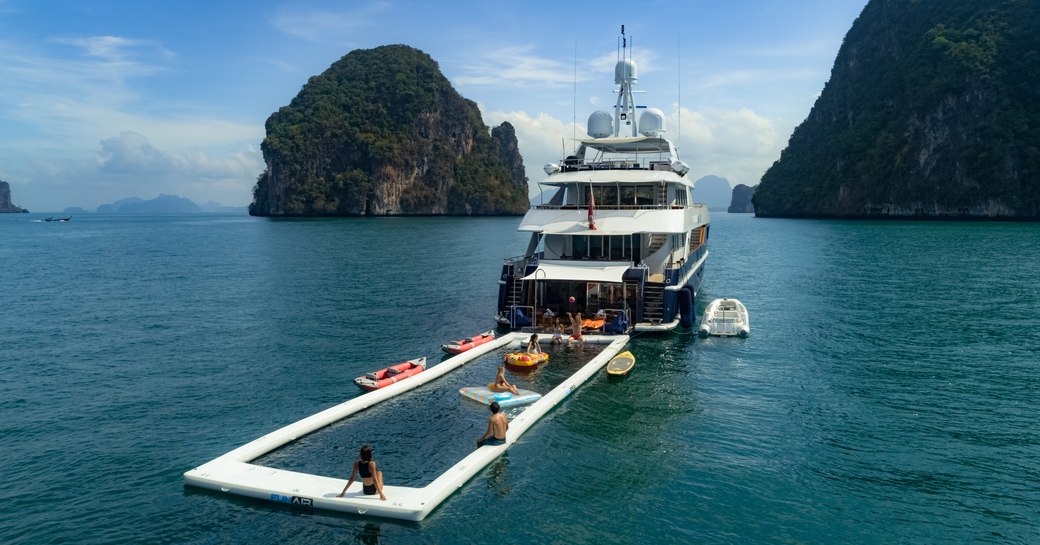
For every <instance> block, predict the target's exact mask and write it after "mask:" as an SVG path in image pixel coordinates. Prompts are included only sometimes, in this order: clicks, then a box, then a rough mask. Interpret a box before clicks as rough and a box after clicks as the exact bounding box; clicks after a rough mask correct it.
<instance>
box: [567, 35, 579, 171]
mask: <svg viewBox="0 0 1040 545" xmlns="http://www.w3.org/2000/svg"><path fill="white" fill-rule="evenodd" d="M577 146H578V42H577V40H575V42H574V90H573V94H572V96H571V155H574V153H575V152H576V151H577ZM564 149H566V148H564Z"/></svg>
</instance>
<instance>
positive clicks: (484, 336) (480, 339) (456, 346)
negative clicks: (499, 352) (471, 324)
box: [441, 331, 495, 354]
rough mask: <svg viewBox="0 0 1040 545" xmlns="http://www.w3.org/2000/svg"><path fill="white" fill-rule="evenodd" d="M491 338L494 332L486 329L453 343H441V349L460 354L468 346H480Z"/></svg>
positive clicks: (493, 338) (468, 347) (492, 338)
mask: <svg viewBox="0 0 1040 545" xmlns="http://www.w3.org/2000/svg"><path fill="white" fill-rule="evenodd" d="M493 340H495V332H494V331H486V332H484V333H481V334H480V335H477V336H475V337H469V338H466V339H462V340H461V341H455V342H453V343H448V344H442V345H441V349H442V350H444V351H445V352H447V353H449V354H461V353H463V352H465V351H467V350H469V349H470V348H473V347H475V346H480V345H482V344H484V343H489V342H491V341H493Z"/></svg>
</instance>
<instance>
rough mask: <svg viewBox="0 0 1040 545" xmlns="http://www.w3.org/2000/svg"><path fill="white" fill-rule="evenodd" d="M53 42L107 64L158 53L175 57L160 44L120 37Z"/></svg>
mask: <svg viewBox="0 0 1040 545" xmlns="http://www.w3.org/2000/svg"><path fill="white" fill-rule="evenodd" d="M54 41H55V42H57V43H61V44H65V45H72V46H76V47H79V48H81V49H83V50H84V51H85V52H86V54H87V56H89V57H95V58H98V59H101V60H103V61H108V62H126V61H128V59H129V58H130V57H134V56H142V55H143V56H147V55H149V54H152V53H158V54H159V55H161V56H162V57H164V58H167V59H171V58H173V57H174V56H175V55H174V54H173V52H172V51H170V50H169V49H166V48H165V47H163V46H162V45H161V44H159V43H157V42H153V41H151V40H134V39H130V38H123V37H120V36H87V37H78V38H55V39H54Z"/></svg>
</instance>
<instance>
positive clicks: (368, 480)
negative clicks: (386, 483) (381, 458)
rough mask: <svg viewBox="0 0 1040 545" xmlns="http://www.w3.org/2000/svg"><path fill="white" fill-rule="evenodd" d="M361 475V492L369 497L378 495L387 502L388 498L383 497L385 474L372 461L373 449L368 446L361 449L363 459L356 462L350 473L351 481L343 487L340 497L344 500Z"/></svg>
mask: <svg viewBox="0 0 1040 545" xmlns="http://www.w3.org/2000/svg"><path fill="white" fill-rule="evenodd" d="M359 474H360V475H361V492H363V493H364V494H365V495H367V496H372V495H375V494H376V493H378V494H379V499H381V500H383V501H386V496H384V495H383V472H382V471H379V468H377V467H376V461H375V460H373V459H372V447H370V446H368V445H365V446H363V447H361V458H360V459H358V460H355V461H354V468H353V469H352V470H351V471H350V480H348V481H347V486H344V487H343V491H342V492H340V493H339V496H338V497H340V498H342V497H343V495H344V494H346V493H347V489H348V488H350V485H352V484H354V480H355V478H356V477H357V476H358V475H359Z"/></svg>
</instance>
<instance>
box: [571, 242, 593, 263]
mask: <svg viewBox="0 0 1040 545" xmlns="http://www.w3.org/2000/svg"><path fill="white" fill-rule="evenodd" d="M588 238H589V237H571V246H573V247H574V259H583V258H586V257H588V256H589V245H588Z"/></svg>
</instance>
